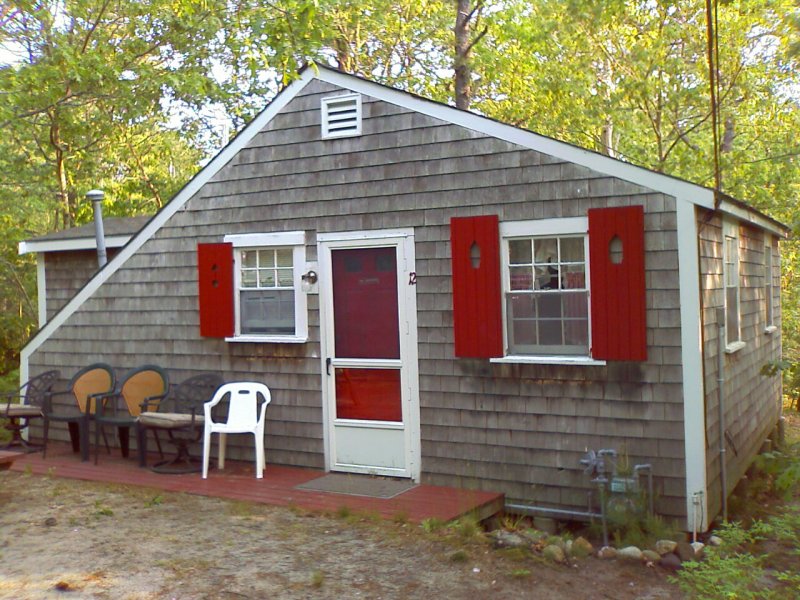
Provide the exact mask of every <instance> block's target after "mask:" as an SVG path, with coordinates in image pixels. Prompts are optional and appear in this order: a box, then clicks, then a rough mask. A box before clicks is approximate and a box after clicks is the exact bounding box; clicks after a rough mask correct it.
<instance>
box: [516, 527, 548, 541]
mask: <svg viewBox="0 0 800 600" xmlns="http://www.w3.org/2000/svg"><path fill="white" fill-rule="evenodd" d="M520 535H522V537H524V538H525V539H527V540H528V541H529V542H530V543H531V544H538V543H539V542H541V541H543V540H544V539H545V538H546V537H547V534H546V533H545V532H544V531H539V530H538V529H526V530H525V531H523V532H522V533H521V534H520Z"/></svg>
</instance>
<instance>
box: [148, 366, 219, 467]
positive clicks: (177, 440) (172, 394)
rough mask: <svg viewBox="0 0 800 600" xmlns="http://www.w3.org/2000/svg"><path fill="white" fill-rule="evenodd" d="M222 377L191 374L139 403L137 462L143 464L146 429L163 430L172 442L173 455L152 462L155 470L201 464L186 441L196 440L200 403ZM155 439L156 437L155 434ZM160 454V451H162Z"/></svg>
mask: <svg viewBox="0 0 800 600" xmlns="http://www.w3.org/2000/svg"><path fill="white" fill-rule="evenodd" d="M223 383H225V380H224V379H223V378H222V376H221V375H219V374H217V373H202V374H200V375H194V376H193V377H190V378H189V379H186V380H185V381H183V382H181V383H180V384H179V385H175V386H170V389H169V392H167V394H165V395H164V396H163V397H157V398H151V399H149V400H146V401H145V402H144V403H143V404H142V412H141V414H140V415H139V419H138V421H137V422H136V436H137V443H138V446H139V466H140V467H146V466H147V430H148V429H152V430H153V432H154V433H155V434H156V436H157V435H158V433H157V432H158V431H166V432H167V436H168V439H169V441H170V442H171V443H172V444H174V445H175V450H176V453H175V456H173V457H172V458H170V459H168V460H164V461H161V462H158V463H156V464H154V465H153V466H152V467H151V469H152V470H153V471H155V472H156V473H193V472H196V471H199V470H200V469H201V468H202V466H201V464H200V461H199V460H198V459H195V458H193V457H192V456H191V455H190V454H189V446H190V444H192V443H194V442H197V441H199V440H200V437H201V436H202V433H203V424H204V422H205V419H204V416H203V405H204V404H205V403H206V402H208V401H209V400H210V399H211V397H212V396H213V395H214V392H216V391H217V388H219V387H220V386H221V385H222V384H223ZM156 439H158V437H156ZM162 457H163V455H162Z"/></svg>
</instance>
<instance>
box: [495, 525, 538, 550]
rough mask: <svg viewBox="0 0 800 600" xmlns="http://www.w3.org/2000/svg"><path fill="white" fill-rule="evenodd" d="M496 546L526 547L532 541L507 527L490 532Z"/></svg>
mask: <svg viewBox="0 0 800 600" xmlns="http://www.w3.org/2000/svg"><path fill="white" fill-rule="evenodd" d="M489 537H491V538H492V543H493V545H494V547H495V548H526V547H528V546H529V545H530V542H529V541H528V540H526V539H525V538H524V537H522V536H521V535H520V534H518V533H515V532H513V531H506V530H505V529H495V530H494V531H492V532H490V533H489Z"/></svg>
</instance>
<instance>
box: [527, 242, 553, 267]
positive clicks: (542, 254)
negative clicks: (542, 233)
mask: <svg viewBox="0 0 800 600" xmlns="http://www.w3.org/2000/svg"><path fill="white" fill-rule="evenodd" d="M533 249H534V261H535V262H536V264H538V265H546V264H548V263H557V262H558V239H557V238H537V239H535V240H534V241H533Z"/></svg>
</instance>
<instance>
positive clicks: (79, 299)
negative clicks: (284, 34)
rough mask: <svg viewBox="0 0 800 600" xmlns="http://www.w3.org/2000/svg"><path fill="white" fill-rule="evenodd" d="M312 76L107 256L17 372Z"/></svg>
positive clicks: (26, 351)
mask: <svg viewBox="0 0 800 600" xmlns="http://www.w3.org/2000/svg"><path fill="white" fill-rule="evenodd" d="M314 78H315V74H314V70H313V69H310V68H309V69H306V70H305V71H304V72H303V74H302V75H301V76H300V77H299V78H298V79H296V80H294V81H293V82H292V83H291V84H289V85H288V86H287V87H286V88H285V89H284V90H283V91H281V92H280V93H279V94H278V95H277V96H276V97H275V98H274V99H273V100H272V102H271V103H270V104H269V105H268V106H267V107H266V108H265V109H264V110H263V111H261V112H260V113H259V114H258V116H256V118H255V119H253V120H252V121H251V122H250V124H249V125H248V126H247V127H245V128H244V130H242V131H241V133H239V135H237V136H236V137H235V138H233V140H231V141H230V142H229V143H228V145H227V146H225V147H224V148H223V149H222V150H221V151H220V152H219V153H218V154H217V155H216V156H215V157H214V158H213V159H211V162H209V163H208V164H207V165H206V166H205V167H204V168H203V169H202V170H201V171H200V172H199V173H197V175H195V176H194V177H193V178H192V179H191V180H190V181H189V182H188V183H187V184H186V185H185V186H183V188H181V190H180V191H179V192H178V193H177V194H176V195H175V196H174V197H173V198H172V200H170V201H169V202H168V203H167V204H166V205H165V206H164V208H162V209H161V210H160V211H158V212H157V213H156V214H155V216H154V217H153V218H152V219H150V220H149V221H148V222H147V224H146V225H145V226H144V227H143V228H142V229H141V230H139V232H138V233H137V234H136V235H135V236H134V237H133V238H132V239H131V241H130V242H129V243H128V244H127V245H126V246H125V247H124V248H123V249H122V250H121V251H120V252H119V254H117V255H116V256H115V257H114V258H113V259H111V260H110V261H109V262H108V263H107V264H106V266H105V267H103V268H102V269H100V271H99V272H97V273H96V274H95V276H94V277H92V279H90V280H89V282H88V283H87V284H86V285H85V286H84V287H83V288H82V289H81V290H80V291H79V292H78V293H77V294H76V295H75V296H73V297H72V300H70V301H69V302H68V303H67V304H66V305H65V306H64V308H62V309H61V310H60V311H59V312H58V313H57V314H56V315H55V316H54V317H53V318H52V319H51V320H50V321H49V322H48V323H47V324H46V325H45V326H44V327H43V328H42V329H40V330H39V331H38V332H37V333H36V335H34V336H33V337H32V338H31V339H30V340H29V341H28V343H27V344H26V345H25V347H24V348H23V349H22V351H21V352H20V373H22V369H23V366H22V364H23V362H24V363H25V366H26V368H27V361H28V359H29V358H30V356H31V354H33V353H34V352H35V351H36V349H37V348H39V346H41V345H42V344H43V343H44V342H45V341H46V340H47V339H48V338H49V337H50V336H51V335H52V334H53V332H54V331H56V329H58V328H59V327H60V326H61V325H62V324H63V323H64V322H65V321H66V320H67V319H68V318H69V317H70V316H71V315H72V314H73V313H74V312H75V311H76V310H77V309H78V308H79V307H80V306H81V305H82V304H83V303H84V302H86V300H87V299H88V298H90V297H91V296H92V295H93V294H94V293H95V292H96V291H97V289H98V288H99V287H100V286H101V285H103V283H105V282H106V281H107V280H108V279H109V277H111V276H112V275H113V274H114V273H116V272H117V269H119V268H120V267H121V266H122V265H123V264H124V263H125V262H126V261H127V260H128V259H129V258H130V257H131V256H133V254H134V253H135V252H136V251H137V250H139V248H141V247H142V246H143V245H144V243H145V242H147V240H149V239H150V238H151V237H153V235H155V233H156V232H157V231H158V230H159V229H161V227H162V226H163V225H164V224H165V223H166V222H167V220H169V218H170V217H172V215H174V214H175V213H176V212H178V211H179V210H180V209H181V208H183V206H184V204H186V202H188V201H189V199H190V198H191V197H192V196H194V195H195V194H196V193H197V192H198V191H199V190H200V189H201V188H202V187H203V186H204V185H205V184H206V183H207V182H208V181H209V180H210V179H211V178H212V177H213V176H214V175H216V174H217V172H218V171H219V170H220V169H222V168H223V167H224V166H225V165H226V164H228V162H229V161H230V160H231V159H233V158H234V156H236V154H237V153H238V152H239V151H240V150H241V149H242V148H244V146H246V145H247V144H248V143H249V142H250V140H252V139H253V138H254V137H255V136H256V135H257V134H258V132H259V131H261V130H262V129H263V128H264V127H265V126H266V125H267V123H269V122H270V121H271V120H272V119H273V118H274V117H275V115H277V114H278V112H280V111H281V110H282V109H283V107H285V106H286V105H287V104H288V103H289V101H291V100H292V98H294V97H295V96H296V95H297V94H299V93H300V92H301V91H302V90H303V88H305V87H306V86H307V85H308V84H309V83H310V82H311V81H312V80H313V79H314Z"/></svg>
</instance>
